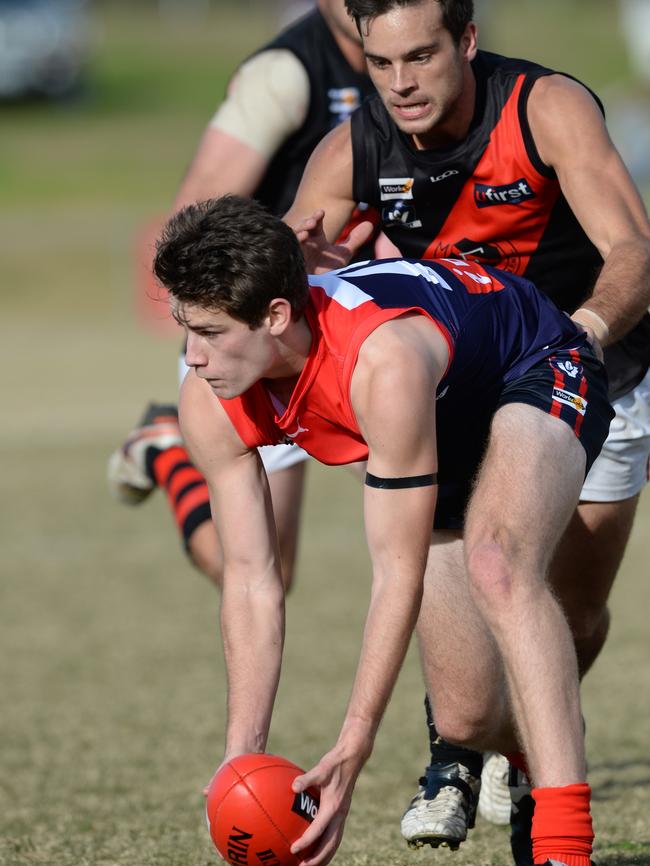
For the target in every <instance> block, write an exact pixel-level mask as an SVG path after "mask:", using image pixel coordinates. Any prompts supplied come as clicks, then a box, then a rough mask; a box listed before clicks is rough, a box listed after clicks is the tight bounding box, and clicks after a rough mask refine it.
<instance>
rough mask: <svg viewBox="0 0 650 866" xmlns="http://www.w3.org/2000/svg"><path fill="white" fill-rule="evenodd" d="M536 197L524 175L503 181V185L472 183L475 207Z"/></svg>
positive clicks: (522, 200) (519, 201)
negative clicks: (510, 181)
mask: <svg viewBox="0 0 650 866" xmlns="http://www.w3.org/2000/svg"><path fill="white" fill-rule="evenodd" d="M531 198H536V195H535V193H534V192H533V190H532V189H531V188H530V184H529V183H528V181H527V180H526V178H525V177H520V178H519V180H513V181H512V183H504V184H503V186H488V185H487V184H484V183H475V184H474V202H475V203H476V207H494V206H495V205H499V204H521V203H522V202H524V201H527V200H528V199H531Z"/></svg>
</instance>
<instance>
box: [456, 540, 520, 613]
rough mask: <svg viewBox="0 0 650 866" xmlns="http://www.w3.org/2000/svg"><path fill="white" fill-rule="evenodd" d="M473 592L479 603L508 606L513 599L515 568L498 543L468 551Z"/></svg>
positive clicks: (482, 542)
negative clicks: (480, 601)
mask: <svg viewBox="0 0 650 866" xmlns="http://www.w3.org/2000/svg"><path fill="white" fill-rule="evenodd" d="M466 563H467V574H468V577H469V583H470V588H471V590H472V592H473V594H474V595H475V596H476V597H477V599H478V600H482V601H483V602H484V603H488V604H498V605H503V604H507V603H508V602H509V600H510V599H511V598H512V593H513V588H514V584H515V580H514V574H515V568H514V565H513V561H512V557H510V556H508V554H507V553H506V551H505V549H504V547H503V546H502V545H501V544H499V543H498V542H497V541H481V542H478V543H476V544H474V545H472V546H471V547H469V548H468V549H467V550H466Z"/></svg>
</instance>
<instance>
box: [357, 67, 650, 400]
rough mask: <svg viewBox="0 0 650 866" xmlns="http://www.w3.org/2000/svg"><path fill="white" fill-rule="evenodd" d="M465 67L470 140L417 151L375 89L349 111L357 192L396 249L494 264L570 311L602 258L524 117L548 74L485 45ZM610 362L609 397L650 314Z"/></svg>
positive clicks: (636, 375) (622, 381) (644, 335)
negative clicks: (473, 86) (471, 107)
mask: <svg viewBox="0 0 650 866" xmlns="http://www.w3.org/2000/svg"><path fill="white" fill-rule="evenodd" d="M472 68H473V71H474V74H475V77H476V83H477V95H476V108H475V112H474V117H473V120H472V123H471V126H470V129H469V132H468V134H467V136H466V137H465V138H464V139H463V140H462V141H461V142H459V143H458V144H456V145H453V146H451V147H449V148H448V149H440V150H438V149H436V150H417V149H415V148H414V147H413V145H412V144H411V142H410V138H409V136H407V135H405V134H404V133H402V132H400V130H399V129H398V127H397V126H396V125H395V123H394V122H393V121H392V120H391V118H390V117H389V115H388V113H387V111H386V110H385V108H384V106H383V104H382V102H381V100H380V99H379V97H377V96H374V97H371V98H370V99H368V100H366V102H365V103H364V104H363V105H362V106H361V108H360V109H359V110H358V111H356V112H355V113H354V114H353V115H352V147H353V158H354V162H353V166H354V167H353V172H354V179H353V195H354V198H355V200H357V201H365V202H367V203H368V204H369V205H372V206H374V207H375V208H376V209H377V210H378V211H379V212H380V214H381V219H382V227H383V230H384V231H385V233H386V235H387V236H388V237H389V238H390V239H391V240H392V241H393V243H394V244H395V245H396V246H397V247H398V249H399V250H400V252H401V253H402V255H403V256H407V257H410V258H419V259H421V258H444V257H448V256H451V257H462V258H466V259H470V260H475V261H478V262H481V263H482V264H487V265H491V266H493V267H498V268H501V269H503V270H505V271H508V272H510V273H514V274H518V275H520V276H524V277H526V278H527V279H529V280H531V281H532V282H533V283H535V285H536V286H537V287H538V288H539V289H541V290H542V291H543V292H545V293H546V294H547V295H548V296H549V297H550V298H551V299H552V300H553V301H554V302H555V303H556V304H557V305H558V306H559V307H560V308H561V309H563V310H566V311H567V312H573V311H574V310H576V309H577V308H578V307H579V306H580V305H581V304H582V303H584V301H585V300H586V299H587V298H588V297H589V295H590V294H591V292H592V290H593V286H594V283H595V281H596V278H597V276H598V274H599V272H600V269H601V267H602V258H601V256H600V254H599V252H598V250H597V249H596V248H595V247H594V245H593V244H592V243H591V241H590V240H589V238H588V237H587V236H586V234H585V232H584V231H583V230H582V228H581V226H580V224H579V223H578V221H577V219H576V217H575V216H574V214H573V212H572V211H571V209H570V207H569V205H568V203H567V201H566V199H565V198H564V196H563V194H562V191H561V189H560V184H559V181H558V179H557V176H556V174H555V172H554V170H553V169H552V168H550V167H549V166H547V165H545V164H544V163H543V162H542V160H541V158H540V156H539V154H538V152H537V148H536V146H535V142H534V140H533V137H532V134H531V131H530V127H529V125H528V118H527V101H528V96H529V94H530V91H531V88H532V86H533V84H534V83H535V81H537V80H538V79H539V78H540V77H542V76H545V75H552V74H555V73H554V71H553V70H552V69H548V68H546V67H544V66H540V65H538V64H535V63H531V62H528V61H525V60H516V59H511V58H506V57H501V56H499V55H496V54H490V53H487V52H483V51H479V52H478V54H477V57H476V59H475V60H474V61H473V63H472ZM594 98H595V99H596V100H597V101H598V99H597V97H594ZM598 104H599V105H600V102H598ZM601 107H602V106H601ZM606 364H607V369H608V373H609V377H610V396H611V397H617V396H620V395H621V394H624V393H626V392H627V391H629V390H630V389H631V388H633V387H634V386H635V385H636V384H638V382H639V381H640V380H641V379H642V378H643V376H644V375H645V372H646V371H647V369H648V365H649V364H650V317H647V316H646V317H644V319H643V320H642V321H641V323H640V324H639V325H638V326H637V328H636V329H634V330H633V331H632V332H631V333H630V334H629V335H628V336H627V337H625V338H624V340H622V341H621V342H620V343H617V344H616V345H615V346H613V347H611V348H609V349H608V350H607V351H606Z"/></svg>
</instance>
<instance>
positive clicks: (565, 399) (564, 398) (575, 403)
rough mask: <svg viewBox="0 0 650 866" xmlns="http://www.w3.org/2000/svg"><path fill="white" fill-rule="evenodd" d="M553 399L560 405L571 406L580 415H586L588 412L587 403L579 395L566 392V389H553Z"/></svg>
mask: <svg viewBox="0 0 650 866" xmlns="http://www.w3.org/2000/svg"><path fill="white" fill-rule="evenodd" d="M553 399H554V400H556V401H557V402H558V403H564V405H565V406H571V408H572V409H575V410H576V412H577V413H578V414H579V415H584V414H585V412H586V411H587V401H586V400H585V398H584V397H580V395H579V394H572V393H571V391H565V390H564V388H553Z"/></svg>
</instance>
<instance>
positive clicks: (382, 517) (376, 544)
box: [292, 317, 447, 866]
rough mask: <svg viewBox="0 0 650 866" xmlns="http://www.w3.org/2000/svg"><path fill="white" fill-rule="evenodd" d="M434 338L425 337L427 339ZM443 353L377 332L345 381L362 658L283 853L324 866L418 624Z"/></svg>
mask: <svg viewBox="0 0 650 866" xmlns="http://www.w3.org/2000/svg"><path fill="white" fill-rule="evenodd" d="M432 334H433V337H432ZM446 362H447V348H446V344H445V343H444V340H443V339H442V337H441V336H440V335H439V334H438V333H437V332H436V331H435V327H434V326H433V325H432V323H431V322H430V321H429V320H428V319H424V317H410V318H406V319H400V320H397V321H394V322H391V323H388V324H385V325H382V326H380V327H379V328H378V329H377V330H376V331H375V332H374V333H373V334H372V335H371V336H370V337H369V338H368V340H367V341H366V343H365V344H364V346H363V347H362V350H361V353H360V356H359V361H358V363H357V367H356V369H355V373H354V376H353V381H352V388H351V396H352V402H353V406H354V410H355V415H356V417H357V419H358V421H359V425H360V427H361V430H362V433H363V435H364V437H365V438H366V441H367V442H368V447H369V458H368V473H369V475H368V477H367V479H366V486H365V493H364V512H365V523H366V534H367V539H368V547H369V551H370V555H371V560H372V569H373V581H372V593H371V601H370V607H369V610H368V615H367V618H366V624H365V629H364V635H363V646H362V651H361V658H360V660H359V665H358V667H357V673H356V676H355V681H354V686H353V689H352V696H351V698H350V703H349V705H348V709H347V712H346V715H345V719H344V722H343V726H342V728H341V732H340V734H339V737H338V740H337V742H336V745H335V746H334V748H333V749H332V750H331V751H330V752H328V753H327V754H326V755H325V756H324V757H323V758H322V759H321V761H320V762H319V763H318V764H317V765H316V767H314V768H313V769H312V770H310V771H309V772H308V773H306V774H305V775H304V776H302V777H299V779H297V780H296V783H294V790H302V789H304V788H306V787H308V786H309V785H316V786H318V787H320V789H321V798H320V807H319V812H318V815H317V817H316V818H315V820H314V822H313V823H312V825H311V826H310V828H309V829H308V830H307V831H306V832H305V834H304V835H303V836H302V838H301V839H300V840H298V842H297V843H296V844H295V845H294V846H293V848H292V850H293V851H296V852H304V851H305V849H306V848H308V847H309V846H310V845H312V844H315V848H314V849H313V851H311V852H310V853H309V855H308V856H306V857H305V860H304V863H305V864H307V866H324V864H326V863H328V862H329V860H330V859H331V858H332V857H333V856H334V853H335V851H336V849H337V847H338V845H339V843H340V841H341V837H342V834H343V826H344V823H345V818H346V816H347V813H348V810H349V807H350V801H351V798H352V791H353V788H354V785H355V782H356V779H357V776H358V774H359V772H360V770H361V768H362V766H363V764H364V763H365V761H366V760H367V758H368V757H369V755H370V752H371V751H372V747H373V743H374V738H375V734H376V732H377V728H378V726H379V723H380V720H381V718H382V715H383V713H384V710H385V708H386V705H387V703H388V700H389V697H390V694H391V691H392V689H393V686H394V683H395V680H396V678H397V674H398V672H399V669H400V667H401V664H402V661H403V659H404V655H405V653H406V649H407V647H408V643H409V640H410V637H411V633H412V631H413V628H414V626H415V622H416V620H417V616H418V612H419V608H420V601H421V595H422V580H423V575H424V570H425V566H426V559H427V553H428V549H429V544H430V539H431V531H432V527H433V514H434V509H435V502H436V486H435V473H436V471H437V458H436V442H435V391H436V386H437V384H438V381H439V379H440V376H441V375H442V371H444V369H445V366H446Z"/></svg>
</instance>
